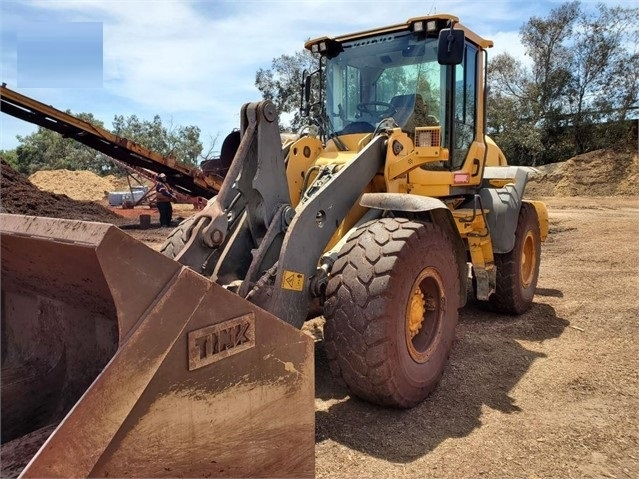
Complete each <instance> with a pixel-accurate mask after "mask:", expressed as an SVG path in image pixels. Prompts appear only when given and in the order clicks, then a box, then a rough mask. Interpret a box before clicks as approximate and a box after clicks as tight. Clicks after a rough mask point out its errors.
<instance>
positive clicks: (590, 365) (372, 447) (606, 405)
mask: <svg viewBox="0 0 639 479" xmlns="http://www.w3.org/2000/svg"><path fill="white" fill-rule="evenodd" d="M635 158H636V156H635ZM584 161H586V160H584ZM636 164H637V162H636V160H633V164H632V165H634V166H632V168H633V170H632V171H631V172H636V168H637V167H636ZM569 166H570V165H569V164H568V163H566V165H563V166H562V165H559V166H556V167H553V168H568V167H569ZM589 168H590V169H589V171H591V170H593V168H594V166H593V165H592V164H590V165H589ZM555 171H557V170H555ZM551 173H552V172H551ZM627 173H628V172H626V174H627ZM545 175H546V176H544V177H543V178H542V180H541V181H539V182H538V185H541V187H542V188H546V190H543V189H542V190H537V193H538V194H545V193H543V192H544V191H550V190H548V188H550V189H551V190H552V189H553V188H556V186H557V184H561V183H560V182H561V181H562V180H563V178H565V176H563V177H560V178H554V177H555V176H557V175H556V174H549V173H548V172H545ZM593 176H596V175H593ZM550 180H553V181H554V183H553V184H549V183H548V182H549V181H550ZM580 181H581V180H580ZM582 182H583V183H584V184H586V185H587V184H588V182H587V181H586V180H584V181H582ZM9 186H10V185H9V183H8V180H7V178H6V177H5V176H3V184H2V188H3V190H2V203H3V207H7V209H10V208H9V207H10V206H11V207H13V203H11V201H13V196H11V195H9V193H10V191H11V190H10V189H9ZM631 186H632V188H633V190H632V191H633V192H634V193H633V194H632V195H623V196H614V197H592V196H553V197H546V198H543V199H544V200H545V201H546V203H547V204H548V207H549V211H550V236H549V239H548V241H547V242H546V243H545V244H544V245H543V247H542V264H541V273H540V278H539V284H538V288H537V294H536V297H535V303H534V305H533V308H532V309H531V310H530V311H529V312H527V313H526V314H524V315H522V316H519V317H510V316H502V315H496V314H494V313H490V312H487V311H484V310H483V309H481V308H480V307H479V305H477V304H475V303H470V304H469V305H468V306H466V308H464V309H463V310H462V311H461V312H460V324H459V326H458V328H457V335H456V342H455V345H454V348H453V351H452V354H451V357H450V362H449V364H448V367H447V369H446V372H445V374H444V377H443V379H442V382H441V383H440V385H439V387H438V388H437V389H436V390H435V392H434V393H433V394H432V395H431V396H430V397H429V398H428V399H427V400H426V401H425V402H424V403H422V404H421V405H420V406H418V407H416V408H414V409H412V410H409V411H398V410H389V409H384V408H381V407H377V406H373V405H370V404H367V403H365V402H362V401H360V400H358V399H355V398H350V397H349V396H348V395H347V394H346V393H345V390H344V389H343V388H342V387H341V386H340V385H339V384H338V383H337V382H335V381H334V380H333V379H332V378H331V376H330V373H329V370H328V366H327V362H326V357H325V353H324V349H323V344H322V341H321V340H318V341H317V343H316V371H315V372H316V401H315V403H316V475H317V477H319V478H341V477H343V478H353V477H357V478H369V477H370V478H373V477H375V478H377V477H381V478H422V477H451V478H461V477H464V478H466V477H487V478H501V477H516V478H521V477H553V478H554V477H561V478H582V477H618V478H624V477H629V478H634V477H638V475H639V474H638V472H637V471H639V460H638V459H639V387H638V386H639V377H638V376H639V241H637V237H638V235H639V196H637V185H636V184H634V185H631ZM534 191H535V190H534V187H533V188H531V192H534ZM581 191H582V190H579V191H577V190H575V189H571V190H570V191H569V192H568V193H566V194H570V195H574V194H575V193H581ZM540 192H542V193H540ZM558 193H560V192H559V191H557V190H556V189H555V190H554V194H558ZM617 194H618V195H619V194H620V192H617ZM56 198H58V195H56ZM64 198H66V197H64ZM64 198H62V199H60V198H58V200H59V201H65V202H66V199H64ZM67 199H68V198H67ZM58 200H57V201H58ZM16 204H18V203H16ZM65 204H66V203H65ZM83 204H84V203H81V205H83ZM69 205H71V206H73V208H76V207H77V205H78V204H76V203H74V204H71V203H69ZM19 206H20V207H21V208H22V207H27V206H28V204H26V203H25V204H23V203H20V204H19ZM104 210H106V208H103V209H100V210H98V211H96V212H95V214H97V215H98V216H101V215H103V214H105V213H104ZM74 211H75V210H74ZM10 212H22V211H10ZM109 213H113V212H112V211H108V210H107V213H106V215H107V216H105V218H104V221H112V222H115V223H116V224H120V225H121V226H122V227H123V228H126V231H127V232H129V233H130V234H132V235H133V236H135V237H136V238H138V239H140V240H141V241H144V242H145V243H146V244H148V245H149V246H151V247H153V248H155V249H159V247H160V245H161V244H162V242H163V241H164V238H165V237H166V236H167V235H168V233H169V232H170V230H169V229H168V228H159V227H153V228H151V229H148V230H138V229H134V228H133V225H135V224H136V223H137V217H138V216H139V214H141V213H142V214H146V213H151V214H152V215H155V214H156V213H155V212H150V211H149V210H148V209H143V210H140V209H136V210H128V212H127V213H123V214H125V215H128V216H127V217H126V218H122V217H120V219H117V220H113V218H112V217H111V216H110V215H109ZM120 213H122V212H120ZM36 214H38V213H36ZM189 214H191V211H190V210H189V209H188V208H187V209H186V210H184V211H180V209H179V208H178V209H177V211H176V215H175V216H176V217H179V216H182V217H185V216H188V215H189ZM109 218H110V219H109ZM156 218H157V217H156V216H152V223H153V224H154V226H155V223H157V219H156ZM86 219H88V218H86ZM126 225H129V227H127V226H126ZM313 325H314V326H317V325H321V320H318V321H316V322H315V323H313ZM311 329H313V328H311ZM314 329H315V333H316V334H317V335H318V336H319V337H321V328H320V327H316V328H314Z"/></svg>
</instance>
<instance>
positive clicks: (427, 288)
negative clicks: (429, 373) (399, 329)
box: [405, 267, 445, 363]
mask: <svg viewBox="0 0 639 479" xmlns="http://www.w3.org/2000/svg"><path fill="white" fill-rule="evenodd" d="M443 293H444V287H443V281H442V278H441V275H440V274H439V272H438V271H437V270H436V269H434V268H432V267H429V268H426V269H424V270H423V271H422V272H421V273H420V274H419V276H418V277H417V278H416V279H415V282H414V283H413V287H412V289H411V292H410V296H409V298H408V304H407V305H406V326H405V328H406V330H405V331H406V346H407V348H408V353H409V354H410V356H411V357H412V358H413V360H415V361H416V362H418V363H422V362H424V361H426V360H427V358H428V350H429V349H430V348H431V346H432V344H433V342H434V341H435V338H436V337H437V332H438V330H439V329H440V327H441V321H442V318H443V315H444V310H445V306H444V301H445V300H444V299H443Z"/></svg>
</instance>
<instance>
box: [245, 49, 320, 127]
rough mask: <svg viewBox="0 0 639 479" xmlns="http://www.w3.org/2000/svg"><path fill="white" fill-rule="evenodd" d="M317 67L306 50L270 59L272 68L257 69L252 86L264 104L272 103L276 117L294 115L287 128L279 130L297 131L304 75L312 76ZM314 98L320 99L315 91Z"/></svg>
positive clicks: (312, 57) (300, 123)
mask: <svg viewBox="0 0 639 479" xmlns="http://www.w3.org/2000/svg"><path fill="white" fill-rule="evenodd" d="M318 66H319V63H318V59H317V58H316V57H315V56H314V55H313V54H312V53H311V52H309V51H308V50H306V49H304V50H300V51H298V52H296V53H295V54H293V55H281V56H279V57H277V58H274V59H273V62H272V63H271V68H267V69H262V68H260V69H259V70H258V71H257V73H256V74H255V86H256V87H257V89H258V90H260V92H262V97H263V98H264V99H265V100H270V101H272V102H273V103H274V104H275V106H276V107H277V112H278V114H280V115H281V114H282V113H293V117H292V119H291V121H290V122H289V123H288V124H283V123H282V120H281V119H280V122H281V123H280V126H281V127H284V128H289V129H291V130H297V129H299V128H300V127H301V126H302V124H303V118H302V117H301V115H300V111H299V110H300V106H301V103H302V98H301V93H302V81H303V73H304V71H307V72H313V71H315V70H317V68H318ZM313 97H314V98H315V99H316V100H317V99H319V93H318V87H316V88H315V94H314V95H313Z"/></svg>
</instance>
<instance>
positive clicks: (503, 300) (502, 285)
mask: <svg viewBox="0 0 639 479" xmlns="http://www.w3.org/2000/svg"><path fill="white" fill-rule="evenodd" d="M540 258H541V235H540V233H539V220H538V217H537V211H536V210H535V207H534V206H533V205H532V204H530V203H522V205H521V209H520V210H519V218H518V220H517V229H516V231H515V246H514V248H513V249H512V251H511V252H510V253H506V254H495V267H496V268H497V284H496V285H495V292H494V293H493V294H492V295H491V296H490V298H489V299H488V301H489V302H490V305H491V306H492V308H493V309H494V310H495V311H498V312H500V313H507V314H522V313H524V312H526V311H528V309H530V306H531V305H532V301H533V297H534V296H535V289H536V288H537V279H538V278H539V260H540Z"/></svg>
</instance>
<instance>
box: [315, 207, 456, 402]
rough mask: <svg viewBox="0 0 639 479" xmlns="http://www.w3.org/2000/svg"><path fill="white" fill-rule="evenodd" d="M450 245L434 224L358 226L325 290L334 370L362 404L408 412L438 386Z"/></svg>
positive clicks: (452, 313) (447, 320) (446, 336)
mask: <svg viewBox="0 0 639 479" xmlns="http://www.w3.org/2000/svg"><path fill="white" fill-rule="evenodd" d="M457 271H458V269H457V264H456V258H455V253H454V250H453V244H452V241H451V240H450V239H449V238H448V237H447V236H446V234H445V233H444V232H443V230H442V229H441V228H439V227H438V226H437V225H435V224H432V223H422V222H417V221H410V220H407V219H405V218H383V219H380V220H376V221H373V222H370V223H367V224H364V225H363V226H361V227H360V228H358V229H357V230H356V231H355V232H354V233H353V235H352V236H351V238H350V239H349V240H348V242H347V243H346V244H345V245H344V247H343V248H342V250H341V251H340V253H339V256H338V259H337V261H336V262H335V264H334V266H333V269H332V272H331V279H330V281H329V283H328V287H327V300H326V304H325V308H324V315H325V317H326V325H325V348H326V355H327V358H328V360H329V364H330V368H331V372H332V373H333V375H334V376H336V377H338V378H340V379H341V380H343V382H344V383H345V384H346V386H347V387H348V389H349V390H350V392H351V393H352V394H354V395H356V396H359V397H360V398H362V399H365V400H367V401H370V402H373V403H376V404H380V405H385V406H393V407H401V408H408V407H413V406H415V405H417V404H418V403H420V402H421V401H422V400H423V399H424V398H425V397H426V396H428V394H429V393H430V392H431V391H432V390H433V389H434V388H435V386H436V385H437V383H438V382H439V380H440V378H441V376H442V373H443V371H444V367H445V365H446V361H447V359H448V355H449V353H450V349H451V347H452V343H453V339H454V337H455V326H456V325H457V318H458V308H459V304H460V298H459V277H458V273H457Z"/></svg>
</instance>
